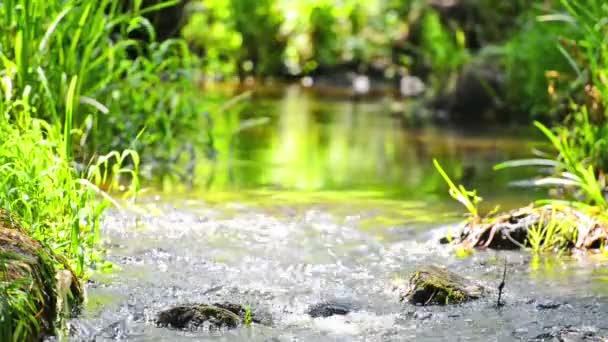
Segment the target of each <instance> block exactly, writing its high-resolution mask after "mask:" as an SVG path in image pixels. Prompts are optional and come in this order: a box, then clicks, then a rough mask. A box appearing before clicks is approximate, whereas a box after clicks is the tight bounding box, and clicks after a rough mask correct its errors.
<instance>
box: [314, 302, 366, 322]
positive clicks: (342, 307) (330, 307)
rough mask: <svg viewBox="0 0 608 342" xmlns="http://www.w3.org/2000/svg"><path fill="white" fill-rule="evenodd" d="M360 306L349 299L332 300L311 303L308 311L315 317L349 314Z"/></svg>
mask: <svg viewBox="0 0 608 342" xmlns="http://www.w3.org/2000/svg"><path fill="white" fill-rule="evenodd" d="M357 309H358V306H357V305H355V304H354V303H352V302H349V301H342V300H331V301H325V302H321V303H317V304H314V305H311V306H310V307H309V308H308V310H306V313H307V314H308V315H309V316H310V317H313V318H316V317H330V316H335V315H341V316H344V315H348V314H349V313H350V312H352V311H354V310H357Z"/></svg>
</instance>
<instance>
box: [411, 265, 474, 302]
mask: <svg viewBox="0 0 608 342" xmlns="http://www.w3.org/2000/svg"><path fill="white" fill-rule="evenodd" d="M483 292H484V288H483V287H482V286H480V285H478V284H476V283H475V282H473V281H471V280H468V279H466V278H464V277H461V276H460V275H458V274H455V273H453V272H451V271H449V270H447V269H446V268H443V267H439V266H435V265H427V266H421V267H419V268H418V269H417V270H416V271H415V272H414V273H413V274H412V275H411V277H410V280H409V286H408V288H407V290H406V291H405V293H404V294H403V295H402V296H401V299H402V300H409V302H410V303H412V304H414V305H433V304H435V305H445V304H460V303H464V302H467V301H470V300H473V299H478V298H480V297H481V296H482V295H483Z"/></svg>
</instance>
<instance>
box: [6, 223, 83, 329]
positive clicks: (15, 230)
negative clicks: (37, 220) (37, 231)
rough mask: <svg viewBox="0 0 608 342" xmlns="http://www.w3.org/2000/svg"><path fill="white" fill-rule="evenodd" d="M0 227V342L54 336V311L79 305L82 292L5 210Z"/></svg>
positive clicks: (59, 262)
mask: <svg viewBox="0 0 608 342" xmlns="http://www.w3.org/2000/svg"><path fill="white" fill-rule="evenodd" d="M0 225H1V226H0V265H2V266H1V267H0V292H1V293H2V295H1V298H2V299H1V300H0V340H2V341H31V340H39V339H40V338H41V337H42V336H45V335H49V334H53V333H54V332H55V326H56V323H57V321H59V320H60V318H61V317H60V315H59V312H60V311H63V310H66V311H69V308H73V307H75V306H77V305H78V304H79V303H80V302H81V301H82V298H83V292H82V288H81V286H80V283H79V282H78V280H77V279H76V277H75V276H74V274H73V272H71V270H70V269H69V266H68V265H67V264H66V263H65V262H64V261H63V260H61V258H59V257H57V256H55V255H54V254H53V253H52V251H51V250H50V249H48V248H47V247H45V246H44V245H42V244H41V243H40V242H39V241H36V240H34V239H32V238H31V237H29V236H28V235H27V234H26V233H25V232H24V230H23V229H22V228H21V227H20V226H19V224H18V223H17V222H16V221H15V220H14V219H13V218H12V217H11V216H10V215H8V214H7V213H6V212H5V211H0ZM58 268H64V270H58ZM59 275H63V276H61V277H60V276H59ZM58 279H61V280H62V281H60V282H58V281H57V280H58ZM58 294H61V296H58ZM60 297H65V299H64V298H60Z"/></svg>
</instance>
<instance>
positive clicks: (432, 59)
mask: <svg viewBox="0 0 608 342" xmlns="http://www.w3.org/2000/svg"><path fill="white" fill-rule="evenodd" d="M421 25H422V28H421V31H422V37H421V46H420V48H421V50H422V53H423V56H424V58H425V60H427V63H428V64H429V65H430V66H431V68H432V69H433V72H436V73H437V75H444V74H446V73H449V72H451V71H454V70H456V69H457V68H458V67H460V66H461V65H462V64H464V62H465V61H466V60H467V57H468V52H467V50H466V46H465V44H466V42H465V38H464V33H463V32H462V31H458V30H457V31H455V33H454V34H452V33H451V32H450V31H449V30H448V29H447V28H446V27H444V25H443V24H442V23H441V18H440V17H439V14H438V13H437V12H435V11H433V10H427V11H426V13H425V14H424V15H423V17H422V23H421Z"/></svg>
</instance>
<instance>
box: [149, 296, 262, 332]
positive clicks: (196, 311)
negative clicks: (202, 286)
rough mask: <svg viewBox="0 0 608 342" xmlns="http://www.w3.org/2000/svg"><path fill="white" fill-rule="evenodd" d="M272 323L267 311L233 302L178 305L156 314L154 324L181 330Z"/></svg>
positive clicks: (227, 327) (228, 327)
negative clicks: (251, 308)
mask: <svg viewBox="0 0 608 342" xmlns="http://www.w3.org/2000/svg"><path fill="white" fill-rule="evenodd" d="M247 321H249V322H250V323H257V324H262V325H272V317H271V316H270V314H269V313H266V312H264V311H260V310H255V311H253V310H248V309H247V308H246V307H245V306H243V305H240V304H234V303H228V302H223V303H214V304H190V305H180V306H176V307H174V308H171V309H168V310H165V311H162V312H160V313H159V314H158V316H157V319H156V324H157V325H158V326H160V327H170V328H174V329H181V330H197V329H205V328H206V329H212V330H213V329H223V328H225V329H230V328H236V327H237V326H239V325H240V324H242V323H246V322H247Z"/></svg>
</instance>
